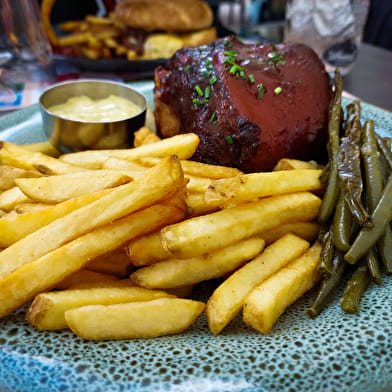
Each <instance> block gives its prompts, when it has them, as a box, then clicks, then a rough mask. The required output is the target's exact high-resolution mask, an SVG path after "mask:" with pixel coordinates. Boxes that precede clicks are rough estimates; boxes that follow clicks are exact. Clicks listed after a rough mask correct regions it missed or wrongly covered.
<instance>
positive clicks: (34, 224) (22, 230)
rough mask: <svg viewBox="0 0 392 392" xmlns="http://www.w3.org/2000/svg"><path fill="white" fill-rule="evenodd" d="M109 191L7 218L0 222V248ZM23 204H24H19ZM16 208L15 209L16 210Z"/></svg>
mask: <svg viewBox="0 0 392 392" xmlns="http://www.w3.org/2000/svg"><path fill="white" fill-rule="evenodd" d="M109 192H110V189H105V190H103V191H101V192H97V193H92V194H88V195H83V196H80V197H75V198H74V199H70V200H67V201H64V202H62V203H59V204H55V205H52V206H49V207H48V208H45V210H40V211H31V212H30V213H26V214H23V215H14V216H7V217H6V218H4V219H1V220H0V232H1V236H0V248H1V247H3V248H7V247H8V246H10V245H12V244H14V243H15V242H17V241H19V240H21V239H22V238H24V237H26V236H27V235H28V234H30V233H32V232H34V231H36V230H38V229H40V228H41V227H43V226H46V225H48V224H49V223H51V222H53V221H55V220H56V219H59V218H61V217H63V216H65V215H66V214H69V213H70V212H72V211H75V210H77V209H78V208H81V207H83V206H85V205H87V204H90V203H92V202H93V201H95V200H98V199H100V198H101V197H103V196H104V195H107V194H108V193H109ZM21 204H24V203H21ZM16 208H17V207H15V209H16Z"/></svg>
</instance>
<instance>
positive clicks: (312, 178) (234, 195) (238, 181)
mask: <svg viewBox="0 0 392 392" xmlns="http://www.w3.org/2000/svg"><path fill="white" fill-rule="evenodd" d="M320 174H321V170H290V171H287V170H286V171H285V170H283V171H275V172H265V173H250V174H244V175H242V176H237V177H232V178H225V179H220V180H215V181H213V182H212V183H211V185H210V186H209V188H208V189H207V191H206V193H205V200H206V202H212V201H214V202H217V201H221V203H222V205H225V203H233V202H235V203H237V204H239V203H240V202H248V201H252V200H257V199H260V198H262V197H267V196H272V195H279V194H283V193H292V192H303V191H319V190H321V189H323V185H322V184H321V182H320Z"/></svg>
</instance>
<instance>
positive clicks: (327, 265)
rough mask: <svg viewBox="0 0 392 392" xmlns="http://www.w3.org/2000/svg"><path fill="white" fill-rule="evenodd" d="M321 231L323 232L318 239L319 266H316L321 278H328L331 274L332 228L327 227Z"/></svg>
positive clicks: (332, 253) (332, 252)
mask: <svg viewBox="0 0 392 392" xmlns="http://www.w3.org/2000/svg"><path fill="white" fill-rule="evenodd" d="M323 231H324V233H323V235H321V238H320V240H319V241H320V243H321V252H320V266H319V268H318V272H319V274H320V275H321V276H322V277H323V278H329V277H330V276H331V274H332V269H333V266H332V259H333V255H334V246H333V239H332V230H331V228H329V229H327V230H323Z"/></svg>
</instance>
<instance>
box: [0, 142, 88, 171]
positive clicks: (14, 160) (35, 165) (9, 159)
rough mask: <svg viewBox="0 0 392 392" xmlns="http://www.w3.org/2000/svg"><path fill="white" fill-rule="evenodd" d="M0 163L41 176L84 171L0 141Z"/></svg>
mask: <svg viewBox="0 0 392 392" xmlns="http://www.w3.org/2000/svg"><path fill="white" fill-rule="evenodd" d="M0 163H1V164H3V165H10V166H15V167H19V168H21V169H26V170H36V171H39V172H41V173H43V174H65V173H76V172H80V171H82V170H84V169H83V168H81V167H78V166H75V165H72V164H70V163H66V162H62V161H60V160H59V159H56V158H53V157H51V156H48V155H45V154H42V153H40V152H36V151H29V150H27V149H24V148H23V147H21V146H17V145H16V144H13V143H9V142H4V141H0Z"/></svg>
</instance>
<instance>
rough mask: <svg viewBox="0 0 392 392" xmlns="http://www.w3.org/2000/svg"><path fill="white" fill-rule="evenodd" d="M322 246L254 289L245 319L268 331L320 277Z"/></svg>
mask: <svg viewBox="0 0 392 392" xmlns="http://www.w3.org/2000/svg"><path fill="white" fill-rule="evenodd" d="M320 250H321V246H320V244H319V243H318V242H316V243H315V244H314V245H313V246H312V247H311V248H310V249H309V250H308V251H307V252H306V253H304V254H303V255H302V256H300V257H299V258H298V259H296V260H293V261H292V262H290V263H289V264H288V265H287V266H285V267H283V268H282V269H280V270H279V271H278V272H277V273H276V274H274V275H272V276H271V277H269V278H268V279H267V280H265V281H264V282H262V283H261V284H260V285H259V286H257V287H256V288H254V289H253V290H252V291H251V292H250V293H249V295H248V296H247V298H246V299H245V301H244V308H243V321H244V322H245V323H246V324H247V325H249V326H250V327H252V328H254V329H256V330H257V331H259V332H261V333H262V334H267V333H268V332H269V331H270V330H271V329H272V327H273V325H274V324H275V322H276V320H277V319H278V318H279V316H280V315H281V314H282V313H283V312H284V310H285V309H286V308H287V307H288V306H289V305H291V304H292V303H293V302H294V301H296V300H297V299H298V298H299V297H301V296H302V295H303V294H304V293H305V292H306V291H308V290H309V289H311V288H312V287H313V286H314V285H315V284H316V283H317V282H318V281H319V280H320V276H319V274H318V272H317V268H318V266H319V263H320Z"/></svg>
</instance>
